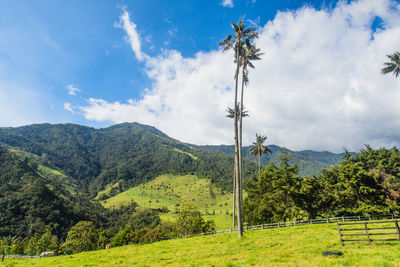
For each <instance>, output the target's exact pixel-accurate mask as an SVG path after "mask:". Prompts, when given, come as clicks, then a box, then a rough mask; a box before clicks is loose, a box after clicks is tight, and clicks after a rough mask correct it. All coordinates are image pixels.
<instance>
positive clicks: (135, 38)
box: [114, 7, 146, 61]
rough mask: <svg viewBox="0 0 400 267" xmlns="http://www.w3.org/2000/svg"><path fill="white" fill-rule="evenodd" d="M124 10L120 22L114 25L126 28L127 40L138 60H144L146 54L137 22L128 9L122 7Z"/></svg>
mask: <svg viewBox="0 0 400 267" xmlns="http://www.w3.org/2000/svg"><path fill="white" fill-rule="evenodd" d="M122 11H123V12H122V15H121V16H120V17H119V18H120V21H119V23H116V24H115V25H114V26H115V27H117V28H122V29H124V31H125V33H126V34H127V42H129V44H130V45H131V48H132V50H133V52H134V53H135V56H136V58H137V60H139V61H143V59H144V58H145V57H146V55H145V54H144V53H143V52H142V50H141V42H140V36H139V34H138V32H137V30H136V24H135V23H133V22H132V21H131V20H130V18H129V13H128V11H126V8H125V7H123V8H122Z"/></svg>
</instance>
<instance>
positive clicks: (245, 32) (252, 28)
mask: <svg viewBox="0 0 400 267" xmlns="http://www.w3.org/2000/svg"><path fill="white" fill-rule="evenodd" d="M255 30H257V28H256V27H250V28H248V29H247V30H245V31H244V32H243V33H244V34H248V33H251V32H254V31H255Z"/></svg>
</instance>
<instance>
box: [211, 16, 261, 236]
mask: <svg viewBox="0 0 400 267" xmlns="http://www.w3.org/2000/svg"><path fill="white" fill-rule="evenodd" d="M231 26H232V28H233V30H234V32H235V36H234V37H232V35H230V34H229V35H228V36H227V37H226V39H225V40H223V41H221V42H220V43H219V44H218V45H220V46H223V47H224V49H223V50H224V51H226V50H228V49H231V48H233V50H234V52H235V60H234V62H235V63H236V70H235V74H234V77H235V98H234V103H233V106H234V107H236V105H237V102H238V101H237V95H238V82H239V69H240V60H239V56H240V54H241V52H242V51H241V50H242V49H241V48H242V47H243V43H244V41H245V40H246V39H249V40H251V39H253V38H255V37H257V36H258V33H257V32H255V30H256V28H254V27H252V28H248V29H245V25H244V23H243V20H242V19H240V20H239V23H238V24H237V25H236V24H235V23H234V22H231ZM234 118H237V110H236V108H235V110H234ZM233 121H234V139H235V163H234V166H235V168H234V169H235V177H236V178H237V179H236V192H235V191H234V192H233V193H234V194H236V209H237V221H238V236H239V237H242V236H243V224H242V203H241V202H240V199H241V198H239V196H240V194H241V188H240V184H241V176H240V171H239V167H240V166H241V164H240V163H239V162H240V158H239V153H238V151H239V141H238V123H237V120H236V119H235V120H233Z"/></svg>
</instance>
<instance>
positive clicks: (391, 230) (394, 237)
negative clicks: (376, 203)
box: [337, 220, 400, 246]
mask: <svg viewBox="0 0 400 267" xmlns="http://www.w3.org/2000/svg"><path fill="white" fill-rule="evenodd" d="M382 224H385V225H383V226H382ZM361 225H362V226H363V227H361V228H353V227H352V226H355V227H357V226H361ZM370 225H380V227H377V226H375V227H371V226H370ZM337 227H338V233H339V238H340V244H341V245H342V246H343V242H348V241H366V242H368V243H369V244H371V242H373V241H400V230H399V224H398V221H397V220H392V221H380V222H354V223H343V222H342V223H337ZM347 227H350V228H347ZM345 233H348V234H345ZM358 236H362V237H365V238H364V239H343V237H350V238H354V237H358ZM374 236H376V237H377V238H374ZM378 236H389V237H390V238H385V239H382V238H381V239H379V238H378Z"/></svg>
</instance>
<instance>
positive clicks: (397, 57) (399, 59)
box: [381, 52, 400, 78]
mask: <svg viewBox="0 0 400 267" xmlns="http://www.w3.org/2000/svg"><path fill="white" fill-rule="evenodd" d="M387 57H388V58H389V59H390V62H385V63H383V65H385V66H386V67H384V68H382V69H381V73H382V74H384V75H385V74H388V73H393V75H394V76H396V78H397V76H399V73H400V52H395V53H394V54H392V55H387Z"/></svg>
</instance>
